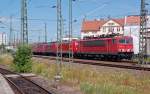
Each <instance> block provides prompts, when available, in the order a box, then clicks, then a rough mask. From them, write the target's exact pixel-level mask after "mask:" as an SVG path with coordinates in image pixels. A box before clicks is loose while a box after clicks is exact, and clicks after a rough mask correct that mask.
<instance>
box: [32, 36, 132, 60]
mask: <svg viewBox="0 0 150 94" xmlns="http://www.w3.org/2000/svg"><path fill="white" fill-rule="evenodd" d="M36 45H38V47H37V48H36V47H35V45H34V46H33V48H34V50H33V52H34V53H42V54H49V55H50V54H55V55H56V52H57V43H56V42H51V43H48V44H45V43H44V44H36ZM69 45H70V44H69V42H68V41H63V42H62V44H59V45H58V49H59V50H58V51H61V50H60V49H61V48H62V54H63V55H64V56H66V55H68V54H69V52H71V51H73V53H74V56H75V57H94V58H95V57H97V58H100V59H104V58H107V59H108V58H109V59H131V58H132V55H133V43H132V37H130V36H116V37H111V38H92V39H83V40H72V41H71V45H70V47H69ZM59 53H60V52H59Z"/></svg>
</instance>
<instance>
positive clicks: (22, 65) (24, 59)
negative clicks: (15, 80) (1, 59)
mask: <svg viewBox="0 0 150 94" xmlns="http://www.w3.org/2000/svg"><path fill="white" fill-rule="evenodd" d="M31 58H32V51H31V48H30V47H29V46H28V45H21V46H19V47H18V50H17V51H16V54H15V56H14V66H15V70H16V71H18V72H30V71H31V69H32V60H31Z"/></svg>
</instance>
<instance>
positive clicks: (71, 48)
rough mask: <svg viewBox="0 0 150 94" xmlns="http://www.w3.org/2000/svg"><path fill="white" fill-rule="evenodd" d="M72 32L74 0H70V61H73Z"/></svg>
mask: <svg viewBox="0 0 150 94" xmlns="http://www.w3.org/2000/svg"><path fill="white" fill-rule="evenodd" d="M72 34H73V30H72V0H69V62H73V47H72V42H71V41H72Z"/></svg>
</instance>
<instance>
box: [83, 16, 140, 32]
mask: <svg viewBox="0 0 150 94" xmlns="http://www.w3.org/2000/svg"><path fill="white" fill-rule="evenodd" d="M110 20H113V21H114V22H116V23H118V24H119V25H120V26H124V25H140V16H127V17H125V18H112V19H110ZM110 20H93V21H88V20H84V21H83V23H82V28H81V32H89V31H92V32H97V31H99V30H100V28H101V27H102V26H103V25H104V24H105V23H106V22H108V21H110Z"/></svg>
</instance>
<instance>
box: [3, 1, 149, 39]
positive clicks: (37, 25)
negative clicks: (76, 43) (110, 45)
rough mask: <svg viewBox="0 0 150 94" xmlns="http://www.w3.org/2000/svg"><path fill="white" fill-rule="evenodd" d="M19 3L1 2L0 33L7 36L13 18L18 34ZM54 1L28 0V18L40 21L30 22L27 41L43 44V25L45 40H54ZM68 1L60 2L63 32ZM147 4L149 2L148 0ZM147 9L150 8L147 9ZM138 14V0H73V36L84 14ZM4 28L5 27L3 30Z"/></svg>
mask: <svg viewBox="0 0 150 94" xmlns="http://www.w3.org/2000/svg"><path fill="white" fill-rule="evenodd" d="M20 1H21V0H1V3H0V21H1V22H2V23H1V24H0V27H1V28H0V32H7V33H9V17H10V15H12V16H13V28H14V30H16V31H14V32H15V33H17V32H18V35H19V34H20V32H19V31H20V19H19V18H20ZM56 1H57V0H28V18H29V19H39V20H29V21H28V22H29V39H30V41H32V42H35V41H38V36H41V41H44V37H43V36H44V23H47V27H48V29H47V30H48V40H49V41H51V40H55V39H56V9H54V8H52V6H54V5H56ZM68 1H69V0H62V11H63V17H64V19H66V20H65V21H64V31H65V32H66V31H68ZM147 2H150V0H147ZM148 9H149V10H150V6H148ZM139 11H140V0H76V2H73V19H76V20H77V22H75V23H73V30H74V31H73V32H74V35H75V36H79V35H80V29H81V23H82V20H83V17H84V16H85V15H86V18H87V19H90V20H92V19H99V18H107V17H108V16H110V17H115V18H118V17H123V16H125V15H138V14H139ZM3 27H5V28H3Z"/></svg>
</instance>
